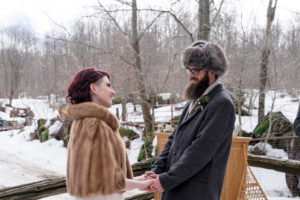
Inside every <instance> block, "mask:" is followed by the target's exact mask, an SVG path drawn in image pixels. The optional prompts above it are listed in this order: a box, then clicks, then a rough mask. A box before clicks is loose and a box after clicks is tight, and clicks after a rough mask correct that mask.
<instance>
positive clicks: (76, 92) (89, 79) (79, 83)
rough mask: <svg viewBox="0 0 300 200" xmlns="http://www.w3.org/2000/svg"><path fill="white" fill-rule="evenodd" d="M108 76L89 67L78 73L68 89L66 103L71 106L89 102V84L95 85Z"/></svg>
mask: <svg viewBox="0 0 300 200" xmlns="http://www.w3.org/2000/svg"><path fill="white" fill-rule="evenodd" d="M104 76H106V77H107V78H108V79H109V74H108V73H107V72H104V71H100V70H97V69H95V68H94V67H89V68H85V69H82V70H80V71H78V72H77V73H76V74H75V76H74V78H73V80H72V82H71V83H70V85H69V87H68V95H67V97H66V98H67V102H68V103H71V104H79V103H83V102H89V101H91V95H90V84H91V83H96V82H97V81H98V80H99V79H102V78H103V77H104Z"/></svg>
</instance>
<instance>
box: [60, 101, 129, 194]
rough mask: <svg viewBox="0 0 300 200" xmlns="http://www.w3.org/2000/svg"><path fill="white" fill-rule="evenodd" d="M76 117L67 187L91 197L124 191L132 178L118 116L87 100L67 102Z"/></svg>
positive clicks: (72, 133)
mask: <svg viewBox="0 0 300 200" xmlns="http://www.w3.org/2000/svg"><path fill="white" fill-rule="evenodd" d="M66 110H67V113H68V114H69V115H70V116H71V117H73V118H74V119H75V120H74V122H73V124H72V128H71V134H70V140H69V144H68V160H67V162H68V163H67V189H68V192H69V193H70V195H72V196H77V197H88V196H93V195H107V194H112V193H116V192H117V193H121V192H124V188H125V178H132V169H131V167H130V164H129V161H128V157H127V153H126V149H125V145H124V143H123V141H122V139H121V136H120V134H119V132H118V128H119V121H118V119H117V118H116V117H115V116H114V115H113V114H112V113H111V112H110V111H109V110H108V109H107V108H105V107H103V106H100V105H97V104H95V103H91V102H86V103H80V104H75V105H70V106H67V109H66Z"/></svg>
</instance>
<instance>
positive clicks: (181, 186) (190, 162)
mask: <svg viewBox="0 0 300 200" xmlns="http://www.w3.org/2000/svg"><path fill="white" fill-rule="evenodd" d="M207 96H209V97H210V101H209V102H208V103H206V104H204V106H203V109H202V108H201V107H198V108H196V109H195V110H194V111H193V112H192V113H190V115H189V116H186V114H187V112H188V107H189V104H190V102H188V103H187V104H186V105H185V108H184V110H183V113H182V115H181V118H180V120H179V123H178V126H177V128H176V129H175V130H174V132H173V133H172V135H171V136H169V138H168V140H167V142H166V144H165V146H164V148H163V150H162V152H161V154H160V155H159V156H158V158H157V159H156V162H155V163H154V164H153V165H152V171H154V172H155V173H157V174H159V180H160V182H161V185H162V187H163V188H164V190H165V192H163V194H162V197H161V199H162V200H218V199H220V195H221V191H222V185H223V180H224V175H225V169H226V164H227V160H228V156H229V152H230V146H231V141H232V132H233V128H234V122H235V112H234V106H233V103H232V100H231V98H230V97H229V95H228V94H227V93H226V92H225V91H224V89H223V86H222V85H221V84H219V85H217V86H216V87H215V88H214V89H213V90H212V91H210V92H209V93H208V95H207Z"/></svg>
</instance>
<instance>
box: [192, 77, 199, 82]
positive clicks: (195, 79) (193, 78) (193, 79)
mask: <svg viewBox="0 0 300 200" xmlns="http://www.w3.org/2000/svg"><path fill="white" fill-rule="evenodd" d="M190 81H199V79H197V78H196V77H191V78H190Z"/></svg>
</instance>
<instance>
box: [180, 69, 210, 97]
mask: <svg viewBox="0 0 300 200" xmlns="http://www.w3.org/2000/svg"><path fill="white" fill-rule="evenodd" d="M190 80H195V81H198V82H197V83H189V84H188V85H187V87H186V88H185V90H184V98H185V99H187V100H195V99H198V98H199V97H201V95H202V94H203V92H204V91H205V90H206V89H207V88H208V86H209V76H208V73H207V72H206V73H205V76H204V77H203V78H202V80H201V81H199V79H197V78H194V77H192V78H191V79H190Z"/></svg>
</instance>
